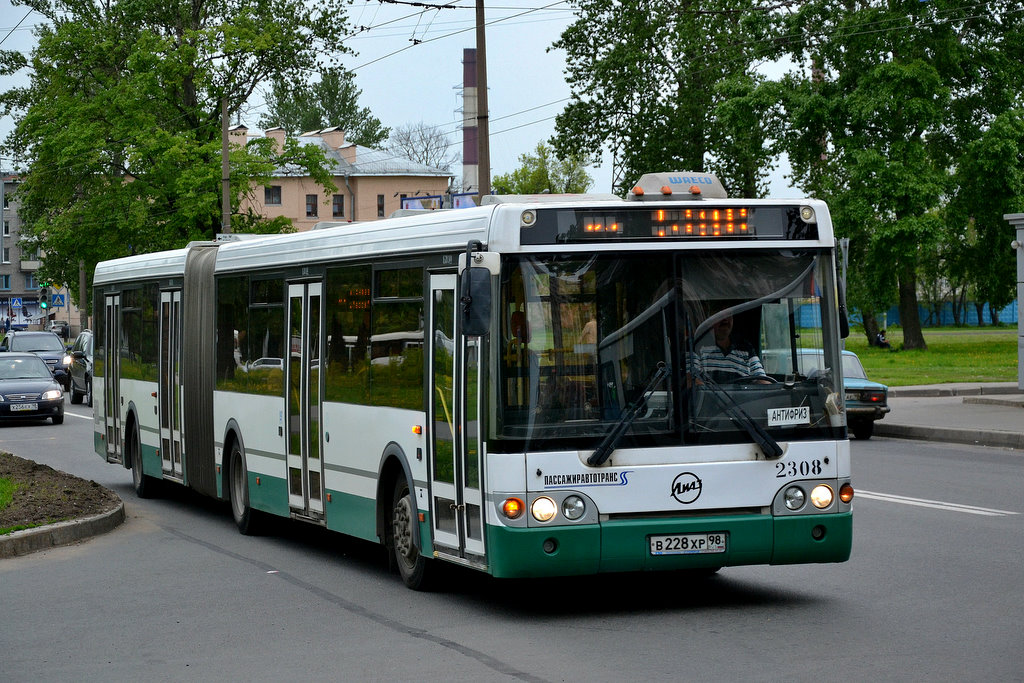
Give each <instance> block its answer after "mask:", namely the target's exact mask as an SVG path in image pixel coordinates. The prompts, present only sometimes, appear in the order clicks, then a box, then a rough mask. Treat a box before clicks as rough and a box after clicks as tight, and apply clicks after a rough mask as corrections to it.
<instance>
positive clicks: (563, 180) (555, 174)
mask: <svg viewBox="0 0 1024 683" xmlns="http://www.w3.org/2000/svg"><path fill="white" fill-rule="evenodd" d="M519 163H521V164H522V166H520V167H519V168H517V169H516V170H514V171H512V172H511V173H506V174H503V175H497V176H495V177H494V180H492V181H491V188H492V189H493V190H494V191H495V192H496V193H498V194H541V193H542V192H550V193H552V194H563V193H570V194H580V193H583V192H586V191H587V190H589V189H590V186H591V184H593V180H592V179H591V177H590V176H589V175H587V173H586V171H585V170H584V164H583V162H582V160H581V159H580V158H579V157H569V158H568V159H565V160H563V159H559V158H557V157H556V156H555V155H554V152H553V151H552V150H551V148H550V147H548V146H547V145H545V144H544V143H543V142H540V143H537V149H536V151H535V152H534V153H533V154H520V155H519Z"/></svg>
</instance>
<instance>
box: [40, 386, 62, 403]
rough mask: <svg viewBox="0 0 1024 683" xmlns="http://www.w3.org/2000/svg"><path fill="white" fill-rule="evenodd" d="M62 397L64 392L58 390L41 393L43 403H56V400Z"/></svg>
mask: <svg viewBox="0 0 1024 683" xmlns="http://www.w3.org/2000/svg"><path fill="white" fill-rule="evenodd" d="M63 395H64V392H62V391H61V390H60V389H50V390H49V391H44V392H43V400H44V401H56V400H57V399H59V398H60V397H61V396H63Z"/></svg>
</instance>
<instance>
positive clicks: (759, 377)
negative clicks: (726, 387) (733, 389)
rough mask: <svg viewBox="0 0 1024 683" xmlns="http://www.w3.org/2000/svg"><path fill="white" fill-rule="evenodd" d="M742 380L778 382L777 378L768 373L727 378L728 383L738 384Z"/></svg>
mask: <svg viewBox="0 0 1024 683" xmlns="http://www.w3.org/2000/svg"><path fill="white" fill-rule="evenodd" d="M742 382H759V383H767V384H778V383H779V380H777V379H775V378H774V377H770V376H769V375H741V376H740V377H734V378H733V379H730V380H729V382H728V383H729V384H740V383H742Z"/></svg>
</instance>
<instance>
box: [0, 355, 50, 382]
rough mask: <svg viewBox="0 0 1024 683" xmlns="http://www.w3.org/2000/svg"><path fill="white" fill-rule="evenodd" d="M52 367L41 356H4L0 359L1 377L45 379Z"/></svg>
mask: <svg viewBox="0 0 1024 683" xmlns="http://www.w3.org/2000/svg"><path fill="white" fill-rule="evenodd" d="M51 376H52V375H51V374H50V369H49V368H47V367H46V363H44V362H43V360H42V359H41V358H37V357H28V358H4V359H2V360H0V379H45V378H48V377H51Z"/></svg>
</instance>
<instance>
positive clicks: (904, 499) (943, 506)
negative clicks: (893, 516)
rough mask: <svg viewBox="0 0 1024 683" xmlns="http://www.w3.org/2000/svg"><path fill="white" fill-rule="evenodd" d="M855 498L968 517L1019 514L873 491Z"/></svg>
mask: <svg viewBox="0 0 1024 683" xmlns="http://www.w3.org/2000/svg"><path fill="white" fill-rule="evenodd" d="M854 495H855V498H868V499H870V500H883V501H886V502H889V503H901V504H903V505H916V506H917V507H923V508H934V509H936V510H949V511H950V512H966V513H967V514H970V515H984V516H986V517H1007V516H1010V515H1019V514H1020V513H1019V512H1013V511H1012V510H996V509H993V508H982V507H977V506H975V505H961V504H960V503H946V502H944V501H941V500H928V499H926V498H910V497H909V496H897V495H894V494H891V493H876V492H874V491H861V490H858V491H857V492H856V494H854Z"/></svg>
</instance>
